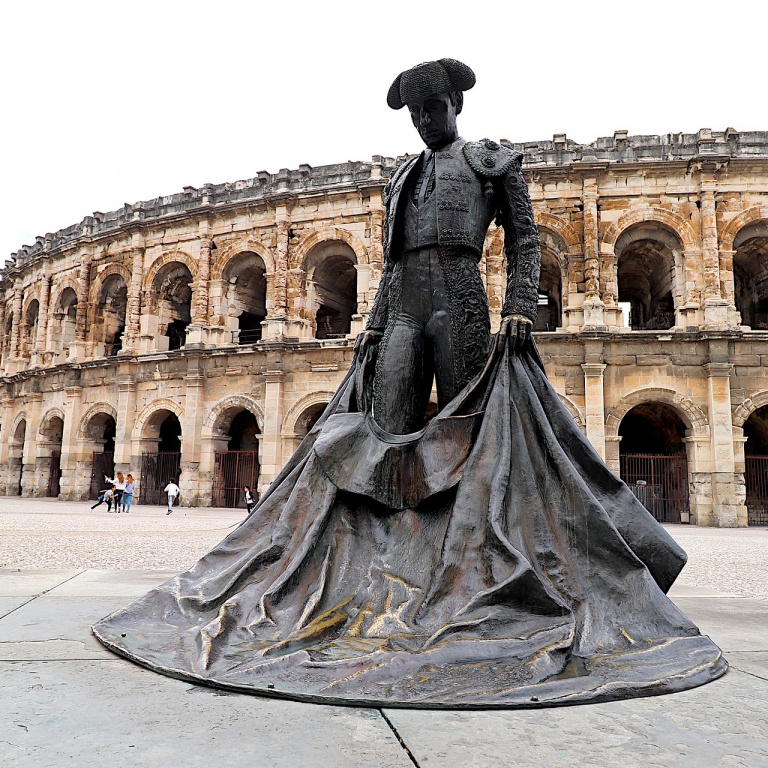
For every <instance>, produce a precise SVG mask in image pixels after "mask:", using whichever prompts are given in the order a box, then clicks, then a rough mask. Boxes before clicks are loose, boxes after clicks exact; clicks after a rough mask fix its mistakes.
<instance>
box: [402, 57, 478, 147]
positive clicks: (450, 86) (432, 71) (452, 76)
mask: <svg viewBox="0 0 768 768" xmlns="http://www.w3.org/2000/svg"><path fill="white" fill-rule="evenodd" d="M474 84H475V73H474V72H473V71H472V70H471V69H470V68H469V67H468V66H467V65H466V64H462V63H461V62H460V61H457V60H456V59H438V60H437V61H425V62H424V63H423V64H417V65H416V66H415V67H412V68H411V69H408V70H406V71H405V72H401V73H400V74H399V75H398V76H397V77H396V78H395V81H394V82H393V83H392V85H391V86H390V88H389V93H388V94H387V104H389V106H390V107H392V109H402V108H403V107H405V106H407V107H408V109H409V111H410V113H411V120H412V121H413V124H414V125H415V126H416V129H417V130H418V132H419V136H421V138H422V140H423V141H424V143H425V144H426V145H427V146H428V147H429V148H430V149H439V148H440V147H443V146H445V145H446V144H449V143H450V142H452V141H454V140H455V139H456V138H458V135H459V134H458V130H457V128H456V115H458V114H459V113H460V112H461V108H462V106H463V105H464V91H468V90H469V89H470V88H472V86H473V85H474Z"/></svg>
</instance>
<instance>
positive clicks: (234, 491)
mask: <svg viewBox="0 0 768 768" xmlns="http://www.w3.org/2000/svg"><path fill="white" fill-rule="evenodd" d="M260 433H261V431H260V429H259V424H258V422H257V421H256V417H255V416H254V415H253V414H252V413H251V412H250V411H248V410H242V411H240V412H239V413H237V415H235V417H234V418H233V419H232V421H231V423H230V426H229V430H228V431H227V437H228V443H227V450H226V451H219V452H217V453H215V454H214V475H213V477H214V481H213V503H214V504H215V505H216V506H218V507H238V506H245V500H244V498H243V486H246V485H247V486H250V488H251V493H252V494H253V497H254V498H255V499H257V498H258V491H257V488H258V483H259V469H260V465H259V435H260Z"/></svg>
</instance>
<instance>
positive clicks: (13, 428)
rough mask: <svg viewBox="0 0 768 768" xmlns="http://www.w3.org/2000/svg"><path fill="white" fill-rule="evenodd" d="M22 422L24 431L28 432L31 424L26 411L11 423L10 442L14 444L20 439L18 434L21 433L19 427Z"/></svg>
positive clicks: (18, 414) (17, 415)
mask: <svg viewBox="0 0 768 768" xmlns="http://www.w3.org/2000/svg"><path fill="white" fill-rule="evenodd" d="M22 421H23V422H24V429H25V431H26V428H27V425H28V424H29V417H28V416H27V412H26V411H21V412H20V413H17V414H16V416H15V417H14V419H13V421H12V422H11V431H10V433H9V434H10V440H11V442H12V443H14V442H16V440H17V439H18V438H17V435H16V433H17V432H18V431H19V426H20V424H21V422H22ZM25 439H26V437H25Z"/></svg>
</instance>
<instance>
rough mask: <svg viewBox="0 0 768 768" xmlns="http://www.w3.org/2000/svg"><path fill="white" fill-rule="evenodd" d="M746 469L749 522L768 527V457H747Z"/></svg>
mask: <svg viewBox="0 0 768 768" xmlns="http://www.w3.org/2000/svg"><path fill="white" fill-rule="evenodd" d="M744 469H745V472H744V475H745V477H744V480H745V482H746V485H747V522H748V523H749V525H768V456H747V457H746V462H745V467H744Z"/></svg>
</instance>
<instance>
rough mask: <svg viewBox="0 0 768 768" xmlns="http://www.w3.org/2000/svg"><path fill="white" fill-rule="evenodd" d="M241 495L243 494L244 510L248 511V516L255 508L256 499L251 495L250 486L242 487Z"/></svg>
mask: <svg viewBox="0 0 768 768" xmlns="http://www.w3.org/2000/svg"><path fill="white" fill-rule="evenodd" d="M243 493H244V494H245V508H246V509H247V510H248V514H249V515H250V514H251V512H253V508H254V507H255V506H256V499H254V498H253V494H252V493H251V486H250V485H246V486H244V487H243Z"/></svg>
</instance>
